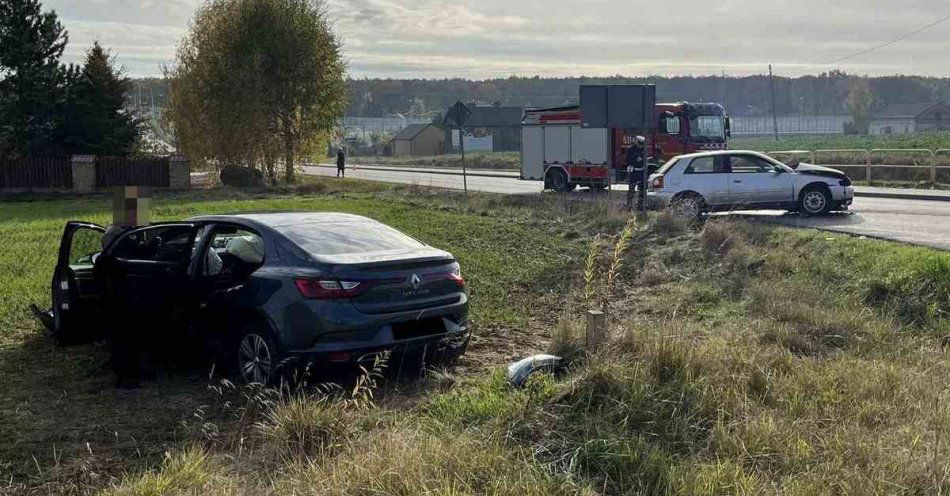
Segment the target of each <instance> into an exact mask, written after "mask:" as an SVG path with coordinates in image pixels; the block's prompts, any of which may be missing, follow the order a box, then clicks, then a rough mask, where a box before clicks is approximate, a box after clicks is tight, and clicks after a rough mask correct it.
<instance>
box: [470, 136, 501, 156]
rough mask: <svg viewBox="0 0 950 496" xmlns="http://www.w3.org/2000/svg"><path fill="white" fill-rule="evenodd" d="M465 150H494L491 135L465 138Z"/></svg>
mask: <svg viewBox="0 0 950 496" xmlns="http://www.w3.org/2000/svg"><path fill="white" fill-rule="evenodd" d="M465 149H466V150H469V151H473V152H490V151H492V150H494V143H493V140H492V137H491V135H488V136H481V137H475V136H466V137H465Z"/></svg>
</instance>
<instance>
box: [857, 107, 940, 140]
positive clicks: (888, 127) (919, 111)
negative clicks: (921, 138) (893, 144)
mask: <svg viewBox="0 0 950 496" xmlns="http://www.w3.org/2000/svg"><path fill="white" fill-rule="evenodd" d="M946 130H950V106H948V105H947V104H945V103H941V102H929V103H898V104H894V105H888V107H887V108H886V109H884V111H883V112H881V113H880V114H878V115H875V116H874V118H873V119H872V120H871V125H870V129H869V132H870V133H871V134H872V135H882V134H909V133H920V132H925V131H946Z"/></svg>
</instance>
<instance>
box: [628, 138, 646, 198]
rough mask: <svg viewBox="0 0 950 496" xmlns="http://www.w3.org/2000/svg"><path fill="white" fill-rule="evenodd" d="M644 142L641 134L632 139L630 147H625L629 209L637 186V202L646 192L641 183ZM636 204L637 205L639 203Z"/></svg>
mask: <svg viewBox="0 0 950 496" xmlns="http://www.w3.org/2000/svg"><path fill="white" fill-rule="evenodd" d="M645 144H646V139H645V138H644V137H643V136H637V137H636V138H635V139H634V140H633V144H632V145H630V148H627V155H626V157H625V159H624V162H626V164H627V185H628V186H627V187H628V189H627V208H628V209H631V210H632V209H633V207H634V203H633V198H634V195H635V194H636V191H637V188H639V191H640V193H639V195H640V196H639V199H638V202H641V201H643V196H644V194H645V193H646V189H645V188H644V184H643V167H644V166H645V164H644V162H643V147H644V146H645ZM637 206H639V203H638V204H637Z"/></svg>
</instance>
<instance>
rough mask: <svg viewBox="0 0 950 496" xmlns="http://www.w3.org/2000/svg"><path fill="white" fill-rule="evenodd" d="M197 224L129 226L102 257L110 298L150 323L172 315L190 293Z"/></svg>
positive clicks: (164, 319) (167, 319)
mask: <svg viewBox="0 0 950 496" xmlns="http://www.w3.org/2000/svg"><path fill="white" fill-rule="evenodd" d="M196 232H197V228H196V226H195V225H194V224H190V223H189V224H160V225H154V226H150V227H145V228H141V229H136V230H133V231H130V232H128V233H126V234H125V235H123V236H122V237H120V238H119V239H118V240H116V241H115V243H113V244H112V245H111V246H110V248H109V251H108V252H107V253H106V255H105V256H106V258H105V260H104V261H103V267H102V269H101V270H102V271H103V272H104V276H103V277H104V279H106V280H108V281H109V291H108V292H109V294H108V295H107V296H108V298H109V301H110V302H111V303H112V304H113V305H117V306H121V307H122V309H124V311H127V312H134V313H135V314H136V315H137V316H138V317H139V319H140V321H146V319H148V318H154V319H155V320H154V321H149V322H148V323H149V325H153V324H154V325H161V324H165V323H168V321H170V320H175V318H176V317H178V316H179V313H180V311H181V310H182V305H183V304H184V302H185V301H186V300H187V298H188V296H189V291H188V288H189V284H190V281H189V278H188V266H189V264H190V262H191V260H192V256H193V255H194V253H193V251H194V250H193V249H192V248H193V246H194V241H195V234H196Z"/></svg>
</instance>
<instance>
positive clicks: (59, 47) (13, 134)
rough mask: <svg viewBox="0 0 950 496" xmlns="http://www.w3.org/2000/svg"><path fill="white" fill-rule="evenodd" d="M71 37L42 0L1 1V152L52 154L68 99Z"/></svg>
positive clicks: (6, 153) (0, 153)
mask: <svg viewBox="0 0 950 496" xmlns="http://www.w3.org/2000/svg"><path fill="white" fill-rule="evenodd" d="M66 40H67V36H66V32H65V30H64V29H63V26H62V25H61V24H60V23H59V20H58V19H57V17H56V13H55V12H43V10H42V5H41V4H40V2H39V0H0V156H2V155H11V156H20V155H25V154H39V155H44V154H48V153H49V146H50V140H51V138H52V135H53V133H54V129H55V126H56V121H57V115H58V114H59V112H60V111H61V110H62V105H63V103H64V102H63V98H64V96H65V82H66V74H67V70H66V68H64V67H63V66H62V64H60V62H59V58H60V56H61V55H62V53H63V49H64V48H65V46H66Z"/></svg>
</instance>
